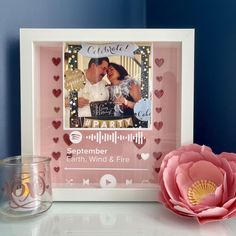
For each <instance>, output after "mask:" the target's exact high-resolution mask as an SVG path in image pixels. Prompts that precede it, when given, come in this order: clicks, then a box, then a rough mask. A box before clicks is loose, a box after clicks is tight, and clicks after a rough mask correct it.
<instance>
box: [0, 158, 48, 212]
mask: <svg viewBox="0 0 236 236" xmlns="http://www.w3.org/2000/svg"><path fill="white" fill-rule="evenodd" d="M50 161H51V159H50V158H48V157H40V156H15V157H10V158H6V159H3V160H0V214H3V215H6V216H10V217H25V216H32V215H35V214H38V213H41V212H44V211H46V210H47V209H48V208H49V207H50V206H51V205H52V188H51V175H50Z"/></svg>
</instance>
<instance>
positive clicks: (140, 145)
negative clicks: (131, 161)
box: [133, 138, 146, 149]
mask: <svg viewBox="0 0 236 236" xmlns="http://www.w3.org/2000/svg"><path fill="white" fill-rule="evenodd" d="M135 140H136V139H135V138H134V139H133V143H134V145H135V146H136V147H137V148H138V149H141V148H142V147H143V146H144V145H145V143H146V139H145V138H143V139H142V140H141V142H140V143H137V142H136V141H135Z"/></svg>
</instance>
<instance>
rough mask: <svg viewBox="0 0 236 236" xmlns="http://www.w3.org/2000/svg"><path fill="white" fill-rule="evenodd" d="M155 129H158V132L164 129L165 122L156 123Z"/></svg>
mask: <svg viewBox="0 0 236 236" xmlns="http://www.w3.org/2000/svg"><path fill="white" fill-rule="evenodd" d="M154 127H155V128H156V129H157V130H160V129H161V128H162V127H163V122H162V121H159V122H157V121H155V122H154Z"/></svg>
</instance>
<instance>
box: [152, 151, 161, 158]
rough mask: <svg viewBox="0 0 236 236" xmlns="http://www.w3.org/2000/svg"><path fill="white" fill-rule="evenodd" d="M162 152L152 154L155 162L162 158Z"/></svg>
mask: <svg viewBox="0 0 236 236" xmlns="http://www.w3.org/2000/svg"><path fill="white" fill-rule="evenodd" d="M162 154H163V153H162V152H154V153H153V157H154V158H155V159H156V160H159V159H160V158H161V157H162Z"/></svg>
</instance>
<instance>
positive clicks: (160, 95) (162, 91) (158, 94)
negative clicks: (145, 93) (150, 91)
mask: <svg viewBox="0 0 236 236" xmlns="http://www.w3.org/2000/svg"><path fill="white" fill-rule="evenodd" d="M154 93H155V95H156V96H157V97H158V98H161V97H162V96H163V94H164V90H163V89H161V90H158V89H156V90H155V91H154Z"/></svg>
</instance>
